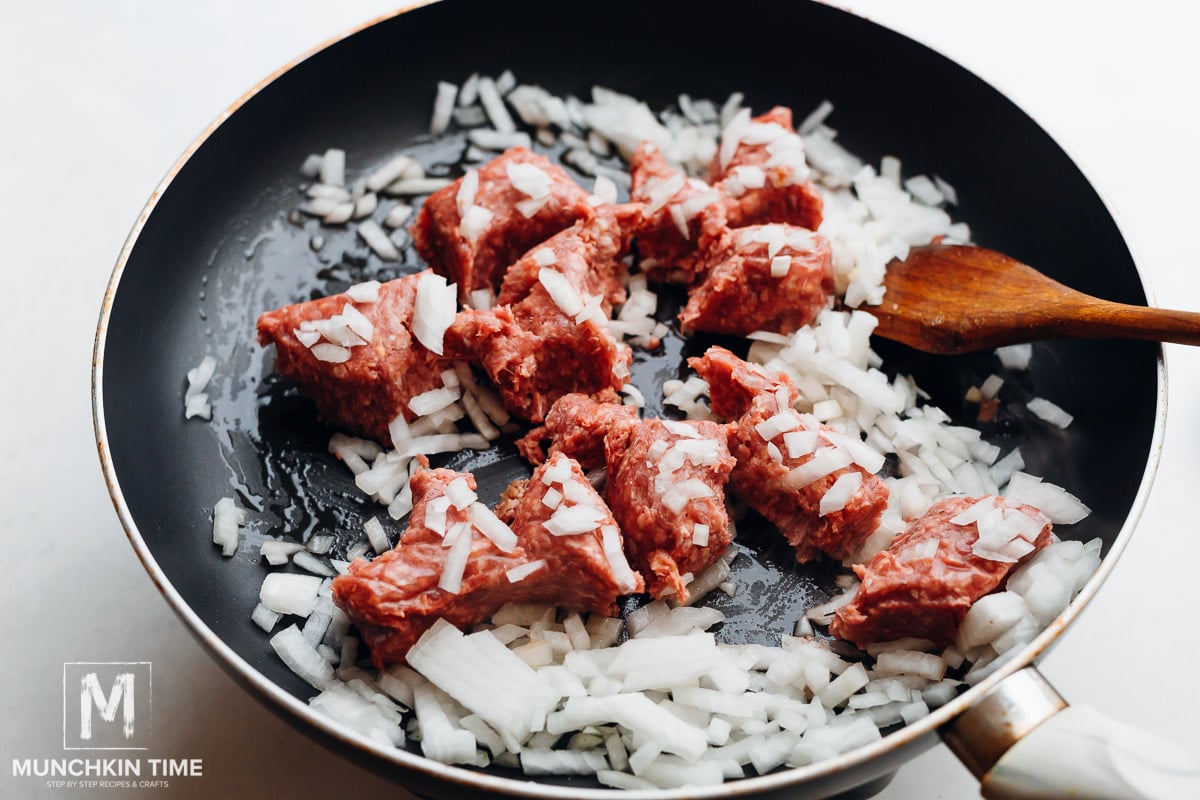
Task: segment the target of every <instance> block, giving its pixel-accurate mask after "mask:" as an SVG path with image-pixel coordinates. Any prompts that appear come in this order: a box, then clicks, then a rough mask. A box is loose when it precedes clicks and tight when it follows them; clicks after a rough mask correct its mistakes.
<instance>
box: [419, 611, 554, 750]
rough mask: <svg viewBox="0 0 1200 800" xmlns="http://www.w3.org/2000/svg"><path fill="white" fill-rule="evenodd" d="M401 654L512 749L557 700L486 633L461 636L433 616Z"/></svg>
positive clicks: (538, 724) (539, 723) (537, 727)
mask: <svg viewBox="0 0 1200 800" xmlns="http://www.w3.org/2000/svg"><path fill="white" fill-rule="evenodd" d="M406 658H407V660H408V662H409V664H411V665H412V667H413V669H415V670H417V671H418V672H420V673H421V674H423V675H424V676H425V677H426V678H428V679H429V680H431V681H433V682H434V683H436V684H437V686H438V687H439V688H441V689H442V690H443V691H445V692H446V693H447V694H449V695H450V696H451V697H453V698H454V699H455V700H456V701H457V702H459V703H461V704H462V705H464V706H466V707H467V708H468V709H470V710H471V711H472V712H474V713H475V714H477V715H478V716H479V717H480V718H481V719H483V720H484V721H485V722H486V723H488V725H490V726H491V727H492V728H493V729H495V730H496V732H497V733H499V734H500V735H501V737H503V738H504V741H505V744H506V746H508V747H509V748H510V749H513V750H516V749H518V748H519V744H518V743H519V742H524V741H525V740H526V739H527V738H528V737H529V735H530V734H531V733H532V732H533V731H535V730H541V729H542V727H543V725H544V721H545V719H546V715H547V714H548V713H549V711H550V710H551V709H552V708H554V705H555V703H556V701H557V700H558V697H557V696H556V695H555V694H554V693H553V691H552V690H550V688H549V687H548V686H547V685H546V684H545V683H543V682H542V681H541V680H539V678H538V674H537V673H536V672H534V671H533V670H532V669H530V668H529V667H528V666H526V665H525V664H524V663H522V662H521V660H520V659H519V658H518V657H517V656H516V655H514V654H513V652H512V651H511V650H509V649H508V648H507V647H505V646H504V645H503V644H501V643H500V641H499V640H497V639H496V637H494V636H492V635H491V633H490V632H488V631H481V632H479V633H474V634H471V635H470V636H464V635H463V634H462V633H461V632H460V631H459V630H458V629H457V628H455V627H454V626H453V625H451V624H449V623H447V622H445V621H444V620H438V622H436V623H434V625H433V627H431V628H430V629H429V630H428V631H426V632H425V633H424V634H423V635H422V636H421V638H420V639H418V640H417V643H416V644H414V645H413V647H412V648H411V649H410V650H409V651H408V653H407V655H406ZM481 665H486V669H480V666H481Z"/></svg>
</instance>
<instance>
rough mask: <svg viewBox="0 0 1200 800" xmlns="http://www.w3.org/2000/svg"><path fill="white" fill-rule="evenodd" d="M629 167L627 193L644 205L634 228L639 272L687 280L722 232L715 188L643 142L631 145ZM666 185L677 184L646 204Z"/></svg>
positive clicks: (655, 277)
mask: <svg viewBox="0 0 1200 800" xmlns="http://www.w3.org/2000/svg"><path fill="white" fill-rule="evenodd" d="M629 169H630V172H631V173H632V175H633V189H632V190H631V192H630V198H631V199H632V200H634V201H636V202H640V203H645V204H646V205H647V208H646V209H645V211H644V212H643V214H642V217H641V220H640V221H639V222H638V223H637V227H636V228H635V230H634V235H635V236H636V238H637V249H638V258H639V265H640V268H641V270H642V272H644V273H646V276H647V277H648V278H649V279H650V280H652V281H658V282H663V281H667V282H671V283H684V284H690V283H693V282H694V281H695V280H696V279H697V278H698V277H699V276H700V275H701V274H702V273H703V271H704V268H705V259H706V258H707V253H708V251H709V250H710V249H711V248H712V247H714V246H715V245H716V244H717V243H718V242H720V241H721V240H722V238H723V237H725V236H727V235H728V224H727V221H726V218H725V207H724V205H723V200H722V195H721V193H720V192H719V191H717V190H715V189H713V188H712V187H710V186H708V185H707V184H706V183H704V181H701V180H699V179H697V178H691V179H689V178H687V176H685V175H684V174H683V173H682V172H680V171H679V170H676V169H673V168H672V167H671V166H669V165H668V164H667V161H666V159H665V158H663V155H662V153H661V152H659V150H658V148H657V147H655V146H654V145H653V144H651V143H649V142H642V143H641V144H640V145H638V147H637V149H636V150H634V152H633V156H632V158H631V159H630V161H629ZM671 185H677V186H678V187H679V188H678V189H677V190H676V191H675V192H673V193H672V194H670V195H669V196H668V197H666V198H658V199H660V200H661V201H664V202H660V203H658V207H657V208H653V209H651V208H650V206H652V205H655V200H656V197H657V195H658V194H659V193H660V192H665V191H666V190H667V189H669V187H670V186H671ZM706 199H707V201H708V202H707V203H706V204H705V205H703V207H702V208H695V209H690V208H689V204H691V203H696V204H700V203H705V200H706ZM673 209H674V210H673ZM685 209H686V210H685ZM691 212H694V213H691ZM689 213H690V216H689ZM681 221H682V223H683V224H682V227H681V225H680V222H681ZM684 228H686V230H687V235H686V236H685V235H684V232H683V229H684Z"/></svg>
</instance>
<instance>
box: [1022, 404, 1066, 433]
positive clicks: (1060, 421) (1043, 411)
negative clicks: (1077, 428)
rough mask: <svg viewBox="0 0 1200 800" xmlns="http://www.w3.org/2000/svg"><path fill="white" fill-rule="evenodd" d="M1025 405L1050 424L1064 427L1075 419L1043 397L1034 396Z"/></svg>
mask: <svg viewBox="0 0 1200 800" xmlns="http://www.w3.org/2000/svg"><path fill="white" fill-rule="evenodd" d="M1025 407H1026V408H1028V409H1029V410H1030V411H1032V412H1033V413H1034V415H1036V416H1037V417H1039V418H1040V419H1043V420H1045V421H1046V422H1049V423H1050V424H1051V425H1057V426H1058V427H1060V428H1066V427H1067V426H1068V425H1070V424H1071V422H1072V421H1073V420H1074V419H1075V418H1074V417H1073V416H1071V415H1070V414H1068V413H1067V412H1066V411H1063V410H1062V408H1060V407H1059V406H1057V405H1055V404H1054V403H1051V402H1050V401H1049V400H1047V399H1046V398H1044V397H1035V398H1033V399H1032V400H1030V401H1029V402H1028V403H1026V404H1025Z"/></svg>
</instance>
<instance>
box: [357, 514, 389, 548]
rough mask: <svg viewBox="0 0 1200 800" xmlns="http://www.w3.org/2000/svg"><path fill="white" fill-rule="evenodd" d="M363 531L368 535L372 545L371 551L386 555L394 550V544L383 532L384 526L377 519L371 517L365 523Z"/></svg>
mask: <svg viewBox="0 0 1200 800" xmlns="http://www.w3.org/2000/svg"><path fill="white" fill-rule="evenodd" d="M363 531H365V532H366V534H367V541H369V542H370V543H371V549H372V550H374V551H375V552H376V553H386V552H387V551H388V550H391V549H392V543H391V542H390V541H389V540H388V536H387V533H386V532H385V531H384V530H383V524H382V523H380V521H379V520H378V519H376V518H375V517H371V518H370V519H369V520H367V521H366V522H364V523H363Z"/></svg>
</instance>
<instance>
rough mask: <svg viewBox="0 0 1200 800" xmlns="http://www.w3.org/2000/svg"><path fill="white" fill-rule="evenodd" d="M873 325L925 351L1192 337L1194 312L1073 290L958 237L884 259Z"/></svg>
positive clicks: (1199, 318) (1198, 335) (1199, 326)
mask: <svg viewBox="0 0 1200 800" xmlns="http://www.w3.org/2000/svg"><path fill="white" fill-rule="evenodd" d="M884 284H885V285H886V287H887V293H886V294H885V295H884V297H883V303H882V304H881V305H879V306H870V307H869V308H867V310H869V311H870V312H871V313H873V314H875V315H876V316H877V317H879V327H878V328H876V329H875V333H877V334H878V335H880V336H883V337H884V338H887V339H894V340H896V341H898V342H903V343H904V344H907V345H909V346H910V347H915V348H916V349H918V350H924V351H925V352H927V353H941V354H953V353H967V352H971V351H973V350H985V349H990V348H993V347H1001V346H1003V345H1009V344H1020V343H1022V342H1032V341H1036V340H1039V339H1056V338H1060V339H1061V338H1077V339H1081V338H1118V339H1149V340H1151V341H1156V342H1176V343H1179V344H1195V345H1200V314H1194V313H1190V312H1187V311H1168V310H1166V309H1161V308H1146V307H1144V306H1130V305H1124V304H1122V303H1110V302H1108V301H1107V300H1098V299H1096V298H1095V297H1091V296H1090V295H1086V294H1083V293H1082V292H1077V291H1075V290H1074V289H1071V288H1068V287H1066V286H1063V285H1062V284H1061V283H1059V282H1057V281H1055V280H1052V279H1050V278H1047V277H1046V276H1045V275H1043V274H1042V273H1040V272H1038V271H1037V270H1035V269H1033V268H1032V267H1029V266H1027V265H1025V264H1022V263H1021V262H1020V261H1017V260H1015V259H1012V258H1009V257H1008V256H1006V255H1004V254H1002V253H997V252H995V251H994V250H985V249H984V248H982V247H969V246H965V245H941V244H932V245H928V246H925V247H916V248H913V249H912V251H911V252H910V253H909V255H908V258H906V259H905V260H904V261H893V262H892V263H891V264H889V265H888V272H887V278H886V279H885V281H884Z"/></svg>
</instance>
